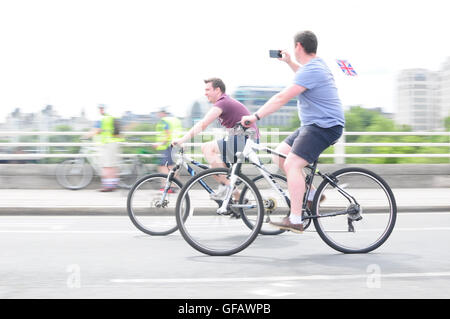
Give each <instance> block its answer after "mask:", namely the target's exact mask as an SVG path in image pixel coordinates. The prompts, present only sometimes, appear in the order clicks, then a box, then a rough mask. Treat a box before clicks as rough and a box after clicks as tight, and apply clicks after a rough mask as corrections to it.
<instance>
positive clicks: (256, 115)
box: [253, 113, 261, 121]
mask: <svg viewBox="0 0 450 319" xmlns="http://www.w3.org/2000/svg"><path fill="white" fill-rule="evenodd" d="M253 115H254V116H255V117H256V119H257V120H258V121H259V120H261V118H260V117H259V116H258V114H256V113H253Z"/></svg>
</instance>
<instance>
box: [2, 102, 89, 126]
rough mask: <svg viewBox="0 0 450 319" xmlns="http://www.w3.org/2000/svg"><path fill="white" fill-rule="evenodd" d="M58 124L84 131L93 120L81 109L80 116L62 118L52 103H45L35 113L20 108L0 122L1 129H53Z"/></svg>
mask: <svg viewBox="0 0 450 319" xmlns="http://www.w3.org/2000/svg"><path fill="white" fill-rule="evenodd" d="M59 126H70V128H71V129H72V130H73V131H84V130H87V129H90V128H91V127H92V126H93V122H92V121H90V120H88V119H87V118H86V115H85V112H84V111H83V110H82V111H81V113H80V116H73V117H70V118H63V117H61V116H60V115H58V113H57V112H56V111H55V110H54V109H53V106H52V105H46V106H45V107H44V108H43V109H42V110H41V111H39V112H36V113H24V112H22V111H21V109H20V108H16V109H15V110H14V111H13V112H11V113H10V114H8V115H7V116H6V120H5V123H2V124H0V129H1V130H3V131H53V130H55V128H56V127H59Z"/></svg>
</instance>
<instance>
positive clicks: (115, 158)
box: [84, 104, 122, 192]
mask: <svg viewBox="0 0 450 319" xmlns="http://www.w3.org/2000/svg"><path fill="white" fill-rule="evenodd" d="M105 108H106V107H105V105H103V104H99V105H98V110H99V112H100V115H101V116H102V118H101V120H99V121H98V122H97V123H96V125H95V127H94V128H93V129H92V130H91V131H90V132H89V133H88V134H86V135H85V136H84V137H85V138H92V137H94V136H98V137H99V140H100V143H101V145H100V147H99V153H98V154H99V161H100V165H101V167H102V176H101V179H102V188H101V189H100V192H112V191H114V190H115V189H116V188H117V186H118V183H119V164H120V146H119V142H121V141H122V139H121V138H120V137H119V136H118V135H117V134H115V127H114V117H113V116H111V115H109V114H108V113H106V111H105Z"/></svg>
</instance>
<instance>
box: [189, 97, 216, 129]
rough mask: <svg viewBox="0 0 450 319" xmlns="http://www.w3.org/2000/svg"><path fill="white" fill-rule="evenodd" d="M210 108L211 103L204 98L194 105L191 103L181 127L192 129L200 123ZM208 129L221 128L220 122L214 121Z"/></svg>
mask: <svg viewBox="0 0 450 319" xmlns="http://www.w3.org/2000/svg"><path fill="white" fill-rule="evenodd" d="M210 108H211V103H209V101H208V100H207V99H206V97H202V98H200V99H198V100H196V101H194V103H192V105H191V107H190V109H189V110H188V113H187V116H186V117H185V118H184V120H183V127H188V128H189V127H192V126H194V125H195V123H197V122H198V121H200V120H201V119H202V118H203V117H204V116H205V114H206V113H207V112H208V111H209V109H210ZM209 127H210V128H219V127H221V125H220V122H219V121H218V120H216V121H215V122H213V123H211V125H210V126H209Z"/></svg>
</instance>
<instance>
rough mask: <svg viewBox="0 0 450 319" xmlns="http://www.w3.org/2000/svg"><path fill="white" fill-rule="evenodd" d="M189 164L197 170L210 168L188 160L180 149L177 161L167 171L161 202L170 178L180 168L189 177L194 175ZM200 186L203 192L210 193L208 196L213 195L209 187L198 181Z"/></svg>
mask: <svg viewBox="0 0 450 319" xmlns="http://www.w3.org/2000/svg"><path fill="white" fill-rule="evenodd" d="M189 164H192V165H195V166H197V167H199V168H202V169H209V168H210V167H209V166H208V165H204V164H201V163H199V162H197V161H195V160H193V159H192V158H190V157H189V156H187V155H186V154H184V150H183V149H180V151H179V155H178V159H177V161H176V163H175V165H174V166H173V167H172V169H171V170H170V171H169V174H167V178H166V184H165V187H164V191H163V196H162V199H161V201H162V202H163V201H164V200H165V198H166V195H167V192H168V190H169V188H170V181H171V180H172V178H173V177H174V176H175V174H176V173H177V171H178V170H179V169H180V168H181V167H184V168H185V169H186V170H187V171H188V173H189V175H191V176H194V175H195V170H194V169H193V168H192V167H191V166H190V165H189ZM166 166H167V163H166ZM200 184H201V185H202V186H203V188H205V190H206V191H207V192H208V193H210V194H212V193H214V191H213V190H212V189H211V187H209V186H208V185H207V184H206V183H205V182H203V181H200Z"/></svg>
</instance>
